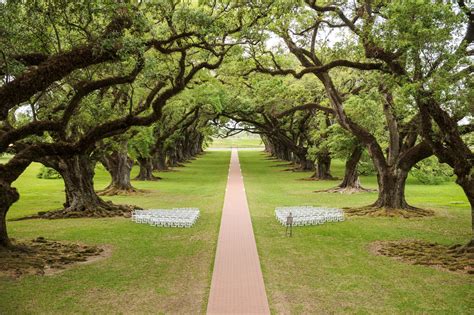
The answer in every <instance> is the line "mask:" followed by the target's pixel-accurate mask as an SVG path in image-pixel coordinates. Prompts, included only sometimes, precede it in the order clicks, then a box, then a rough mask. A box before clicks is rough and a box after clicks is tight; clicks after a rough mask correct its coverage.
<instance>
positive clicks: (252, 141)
mask: <svg viewBox="0 0 474 315" xmlns="http://www.w3.org/2000/svg"><path fill="white" fill-rule="evenodd" d="M210 147H211V148H232V147H233V148H263V142H262V140H261V139H260V138H237V137H229V138H224V139H221V138H215V139H213V141H212V144H211V146H210Z"/></svg>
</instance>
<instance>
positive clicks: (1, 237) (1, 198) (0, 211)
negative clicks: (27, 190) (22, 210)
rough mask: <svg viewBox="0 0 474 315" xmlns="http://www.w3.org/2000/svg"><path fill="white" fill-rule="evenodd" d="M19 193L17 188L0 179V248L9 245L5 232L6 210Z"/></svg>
mask: <svg viewBox="0 0 474 315" xmlns="http://www.w3.org/2000/svg"><path fill="white" fill-rule="evenodd" d="M19 198H20V195H19V194H18V192H17V190H16V189H15V188H13V187H11V186H10V184H9V183H6V182H4V181H2V180H0V248H2V247H3V248H5V247H10V246H11V242H10V238H9V237H8V232H7V218H6V217H7V212H8V210H9V209H10V206H11V205H12V204H14V203H15V202H16V201H18V199H19Z"/></svg>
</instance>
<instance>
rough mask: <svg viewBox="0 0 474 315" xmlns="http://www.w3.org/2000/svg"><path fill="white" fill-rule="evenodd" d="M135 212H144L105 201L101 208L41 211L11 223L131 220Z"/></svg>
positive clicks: (130, 206)
mask: <svg viewBox="0 0 474 315" xmlns="http://www.w3.org/2000/svg"><path fill="white" fill-rule="evenodd" d="M133 210H142V208H140V207H137V206H134V205H115V204H113V203H112V202H111V201H104V202H103V204H102V205H101V206H98V207H91V208H88V209H82V210H79V209H69V208H66V209H60V210H53V211H40V212H38V213H37V214H34V215H30V216H26V217H21V218H18V219H13V220H11V221H21V220H30V219H49V220H53V219H76V218H111V217H125V218H130V217H131V216H132V211H133Z"/></svg>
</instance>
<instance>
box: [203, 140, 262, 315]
mask: <svg viewBox="0 0 474 315" xmlns="http://www.w3.org/2000/svg"><path fill="white" fill-rule="evenodd" d="M207 313H208V314H270V309H269V307H268V301H267V295H266V293H265V285H264V284H263V277H262V272H261V270H260V260H259V258H258V253H257V246H256V244H255V237H254V235H253V229H252V222H251V220H250V213H249V208H248V204H247V197H246V195H245V188H244V181H243V179H242V173H241V171H240V164H239V157H238V153H237V150H236V149H232V157H231V163H230V168H229V179H228V181H227V189H226V194H225V200H224V209H223V210H222V220H221V227H220V231H219V239H218V241H217V252H216V260H215V262H214V272H213V274H212V282H211V292H210V295H209V303H208V305H207Z"/></svg>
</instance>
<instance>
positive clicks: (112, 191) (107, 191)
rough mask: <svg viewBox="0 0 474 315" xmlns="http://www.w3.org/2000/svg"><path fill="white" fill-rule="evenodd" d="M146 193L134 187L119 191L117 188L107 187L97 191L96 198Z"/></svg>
mask: <svg viewBox="0 0 474 315" xmlns="http://www.w3.org/2000/svg"><path fill="white" fill-rule="evenodd" d="M145 193H147V191H146V190H143V189H137V188H134V187H131V188H127V189H121V188H117V187H107V188H105V189H104V190H101V191H98V192H97V195H98V196H135V195H143V194H145Z"/></svg>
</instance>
